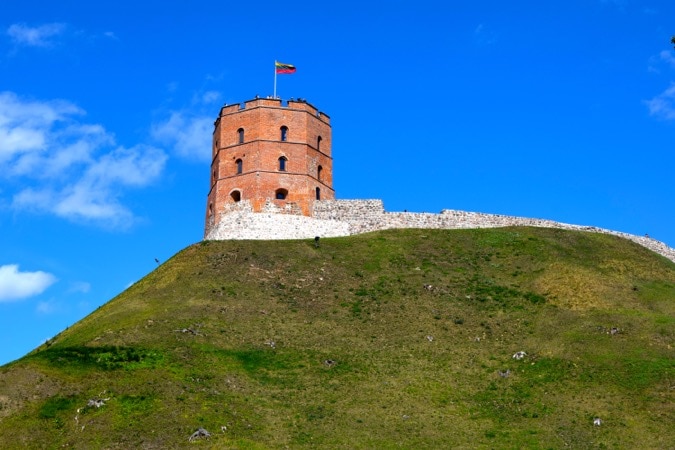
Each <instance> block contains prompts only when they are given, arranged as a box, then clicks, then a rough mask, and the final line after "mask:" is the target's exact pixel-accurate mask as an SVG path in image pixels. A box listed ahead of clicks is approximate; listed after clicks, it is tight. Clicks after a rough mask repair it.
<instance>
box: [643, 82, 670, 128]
mask: <svg viewBox="0 0 675 450" xmlns="http://www.w3.org/2000/svg"><path fill="white" fill-rule="evenodd" d="M645 103H646V104H647V107H648V108H649V114H650V115H652V116H655V117H658V118H661V119H666V120H675V83H674V84H671V85H670V87H669V88H668V89H666V90H665V91H663V92H662V93H660V94H659V95H657V96H656V97H654V98H653V99H651V100H648V101H646V102H645Z"/></svg>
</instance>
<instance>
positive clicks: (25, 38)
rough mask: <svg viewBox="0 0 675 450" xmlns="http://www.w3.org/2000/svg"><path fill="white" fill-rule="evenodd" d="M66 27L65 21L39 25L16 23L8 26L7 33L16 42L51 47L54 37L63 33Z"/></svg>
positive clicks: (31, 45)
mask: <svg viewBox="0 0 675 450" xmlns="http://www.w3.org/2000/svg"><path fill="white" fill-rule="evenodd" d="M65 29H66V25H65V24H63V23H48V24H45V25H40V26H38V27H30V26H28V25H26V24H23V23H15V24H13V25H10V26H9V28H7V34H8V35H9V37H11V38H12V41H14V43H16V44H20V45H26V46H29V47H50V46H52V45H53V44H54V40H53V38H55V37H57V36H59V35H60V34H62V33H63V32H64V31H65Z"/></svg>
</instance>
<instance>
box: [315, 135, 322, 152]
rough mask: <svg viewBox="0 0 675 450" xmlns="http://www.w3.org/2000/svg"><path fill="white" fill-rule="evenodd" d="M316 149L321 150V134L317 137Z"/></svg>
mask: <svg viewBox="0 0 675 450" xmlns="http://www.w3.org/2000/svg"><path fill="white" fill-rule="evenodd" d="M316 149H317V150H321V136H319V137H318V138H316Z"/></svg>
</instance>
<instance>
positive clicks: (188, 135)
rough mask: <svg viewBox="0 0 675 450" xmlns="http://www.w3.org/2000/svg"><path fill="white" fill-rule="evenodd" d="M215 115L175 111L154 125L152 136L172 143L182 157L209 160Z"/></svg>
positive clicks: (165, 142) (169, 143)
mask: <svg viewBox="0 0 675 450" xmlns="http://www.w3.org/2000/svg"><path fill="white" fill-rule="evenodd" d="M212 133H213V117H208V116H193V115H191V114H190V113H189V112H186V111H174V112H172V113H171V114H170V116H169V118H168V119H166V120H164V121H162V122H160V123H157V124H155V125H154V126H153V127H152V136H153V137H154V138H155V139H157V140H158V141H159V142H162V143H164V144H167V145H170V146H172V147H173V148H174V150H175V152H176V154H177V155H178V156H180V157H182V158H187V159H192V160H197V161H209V160H210V158H211V135H212Z"/></svg>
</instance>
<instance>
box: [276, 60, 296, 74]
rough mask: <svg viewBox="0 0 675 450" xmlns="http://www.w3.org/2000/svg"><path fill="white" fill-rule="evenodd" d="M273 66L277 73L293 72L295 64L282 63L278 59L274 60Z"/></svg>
mask: <svg viewBox="0 0 675 450" xmlns="http://www.w3.org/2000/svg"><path fill="white" fill-rule="evenodd" d="M274 67H275V69H276V71H277V73H295V66H294V65H293V64H283V63H280V62H278V61H274Z"/></svg>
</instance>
